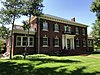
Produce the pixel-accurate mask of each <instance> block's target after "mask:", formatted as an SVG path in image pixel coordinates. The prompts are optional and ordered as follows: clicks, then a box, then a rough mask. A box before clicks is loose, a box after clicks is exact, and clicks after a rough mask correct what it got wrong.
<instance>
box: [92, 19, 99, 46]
mask: <svg viewBox="0 0 100 75" xmlns="http://www.w3.org/2000/svg"><path fill="white" fill-rule="evenodd" d="M91 35H92V36H93V37H94V39H95V40H94V41H95V45H96V46H97V47H100V21H99V20H96V21H95V23H93V27H92V32H91Z"/></svg>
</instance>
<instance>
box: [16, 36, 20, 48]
mask: <svg viewBox="0 0 100 75" xmlns="http://www.w3.org/2000/svg"><path fill="white" fill-rule="evenodd" d="M16 45H17V46H21V37H20V36H19V37H17V38H16Z"/></svg>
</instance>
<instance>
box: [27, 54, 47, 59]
mask: <svg viewBox="0 0 100 75" xmlns="http://www.w3.org/2000/svg"><path fill="white" fill-rule="evenodd" d="M47 56H48V55H45V54H34V55H28V56H26V59H35V58H39V57H47Z"/></svg>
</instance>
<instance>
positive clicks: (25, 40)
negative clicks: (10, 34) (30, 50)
mask: <svg viewBox="0 0 100 75" xmlns="http://www.w3.org/2000/svg"><path fill="white" fill-rule="evenodd" d="M26 44H27V37H23V46H26Z"/></svg>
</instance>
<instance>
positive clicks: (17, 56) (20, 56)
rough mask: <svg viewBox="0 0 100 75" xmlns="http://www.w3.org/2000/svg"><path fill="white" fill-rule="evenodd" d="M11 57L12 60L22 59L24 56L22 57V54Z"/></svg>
mask: <svg viewBox="0 0 100 75" xmlns="http://www.w3.org/2000/svg"><path fill="white" fill-rule="evenodd" d="M13 59H14V60H22V59H24V57H23V55H15V56H14V57H13Z"/></svg>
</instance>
